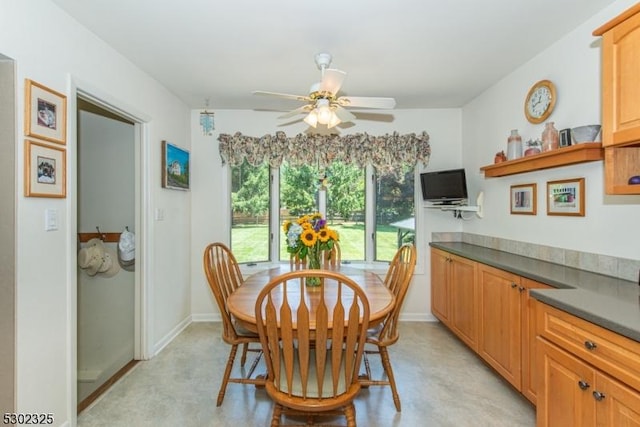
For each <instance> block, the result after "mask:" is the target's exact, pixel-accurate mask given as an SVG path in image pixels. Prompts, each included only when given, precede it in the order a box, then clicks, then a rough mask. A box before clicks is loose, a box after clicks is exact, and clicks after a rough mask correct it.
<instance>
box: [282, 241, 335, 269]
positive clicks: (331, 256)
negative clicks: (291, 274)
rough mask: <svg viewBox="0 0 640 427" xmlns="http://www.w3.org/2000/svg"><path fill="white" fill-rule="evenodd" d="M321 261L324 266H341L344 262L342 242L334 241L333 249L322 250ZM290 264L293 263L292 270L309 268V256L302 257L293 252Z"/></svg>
mask: <svg viewBox="0 0 640 427" xmlns="http://www.w3.org/2000/svg"><path fill="white" fill-rule="evenodd" d="M320 256H321V262H322V267H323V268H332V269H333V268H336V267H339V266H340V263H341V262H342V251H341V250H340V244H339V243H338V242H333V247H332V248H331V250H328V251H322V254H321V255H320ZM289 264H290V265H291V269H292V270H300V269H301V268H307V266H308V261H307V258H305V259H300V257H299V256H298V255H297V254H292V255H291V257H290V258H289Z"/></svg>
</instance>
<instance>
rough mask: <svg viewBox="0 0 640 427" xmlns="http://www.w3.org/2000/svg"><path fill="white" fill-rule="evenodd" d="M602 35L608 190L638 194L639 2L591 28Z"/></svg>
mask: <svg viewBox="0 0 640 427" xmlns="http://www.w3.org/2000/svg"><path fill="white" fill-rule="evenodd" d="M593 34H594V35H596V36H602V145H603V147H604V148H605V163H604V169H605V191H606V192H607V194H640V185H629V184H628V180H629V178H630V177H631V176H635V175H640V73H639V72H638V67H639V66H640V61H639V60H638V52H639V51H640V4H636V5H635V6H633V7H632V8H630V9H628V10H627V11H625V12H624V13H622V14H620V15H619V16H617V17H616V18H614V19H612V20H611V21H609V22H607V23H606V24H604V25H603V26H601V27H600V28H598V29H596V30H595V31H594V32H593Z"/></svg>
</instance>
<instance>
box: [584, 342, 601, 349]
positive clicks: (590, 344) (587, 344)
mask: <svg viewBox="0 0 640 427" xmlns="http://www.w3.org/2000/svg"><path fill="white" fill-rule="evenodd" d="M584 346H585V348H586V349H587V350H595V349H596V347H598V346H597V345H596V343H594V342H592V341H585V342H584Z"/></svg>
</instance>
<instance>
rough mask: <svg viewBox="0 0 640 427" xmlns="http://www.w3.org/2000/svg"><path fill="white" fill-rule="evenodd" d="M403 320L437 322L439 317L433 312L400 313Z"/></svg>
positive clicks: (400, 318)
mask: <svg viewBox="0 0 640 427" xmlns="http://www.w3.org/2000/svg"><path fill="white" fill-rule="evenodd" d="M398 320H400V321H401V322H437V321H438V319H436V318H435V316H434V315H433V314H431V313H429V314H425V313H400V317H399V318H398Z"/></svg>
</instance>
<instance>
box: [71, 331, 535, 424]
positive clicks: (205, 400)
mask: <svg viewBox="0 0 640 427" xmlns="http://www.w3.org/2000/svg"><path fill="white" fill-rule="evenodd" d="M400 328H401V329H400V330H401V337H400V341H399V342H398V343H397V344H396V345H394V346H393V347H392V348H391V349H390V353H391V362H392V364H393V366H394V372H395V374H396V381H397V383H398V385H399V392H400V399H401V400H402V412H396V410H395V407H394V405H393V400H392V398H391V392H390V390H389V389H388V387H371V388H369V389H366V390H362V392H361V393H360V395H359V396H358V398H357V399H356V415H357V422H358V425H359V426H362V427H376V426H385V427H386V426H411V427H412V426H456V427H464V426H473V427H481V426H491V427H498V426H505V427H507V426H508V427H514V426H523V427H524V426H526V427H532V426H535V409H534V407H533V406H532V405H531V404H530V403H529V402H528V401H527V400H526V399H525V398H524V397H522V396H521V395H520V394H519V393H518V392H516V391H515V390H514V389H513V388H512V387H511V386H510V385H509V384H508V383H506V382H505V381H504V380H502V379H501V378H500V377H499V376H498V375H497V374H496V373H495V372H494V371H493V370H492V369H491V368H489V367H488V366H487V365H485V364H484V363H483V362H482V361H481V359H480V358H479V357H478V356H476V355H475V354H474V353H473V352H472V351H471V350H469V349H468V348H467V347H466V346H465V345H464V344H462V343H461V342H460V341H459V340H458V339H457V338H455V337H454V336H453V335H452V334H451V333H450V332H449V331H448V330H447V329H446V328H445V327H443V326H442V325H441V324H440V323H435V322H404V323H401V326H400ZM220 331H221V324H220V323H192V324H191V325H189V327H187V328H186V329H185V331H183V332H182V333H181V334H180V335H179V336H178V337H176V339H175V340H174V341H173V342H172V343H171V344H170V345H169V346H167V347H166V348H165V349H164V350H163V351H162V352H161V353H160V354H159V355H157V356H156V357H155V358H153V359H152V360H149V361H145V362H141V363H138V365H137V366H136V367H135V368H134V369H133V370H132V371H131V372H130V373H129V374H127V375H126V376H125V377H123V378H122V379H121V380H120V381H119V382H118V383H116V384H115V385H114V386H113V387H112V388H111V389H110V390H109V391H107V393H105V394H104V395H103V396H102V397H101V398H100V399H99V400H98V401H96V402H95V403H94V404H93V405H92V406H90V407H89V408H88V409H86V410H85V411H84V412H83V413H82V414H80V415H79V417H78V426H80V427H94V426H109V427H118V426H123V427H124V426H154V427H156V426H189V427H190V426H193V427H196V426H198V427H201V426H233V427H244V426H268V425H269V422H270V417H271V401H270V400H269V397H268V396H267V395H266V393H265V391H264V389H256V388H255V387H254V386H251V385H240V384H229V386H228V388H227V393H226V397H225V400H224V403H223V404H222V406H221V407H219V408H218V407H216V406H215V402H216V397H217V395H218V389H219V387H220V378H221V375H222V372H223V369H224V366H225V363H226V360H227V356H228V352H229V346H228V345H227V344H225V343H224V342H223V341H222V339H221V333H220ZM371 361H372V365H374V366H379V361H378V359H377V358H371ZM249 364H250V360H248V361H247V367H248V366H249ZM236 365H239V357H238V358H237V361H236ZM372 367H373V366H372ZM283 421H284V422H283V424H289V423H298V424H304V421H301V420H300V419H293V420H292V419H284V420H283ZM316 422H318V423H324V422H330V423H332V424H339V425H345V422H344V418H333V419H328V420H326V419H321V418H319V419H317V420H316Z"/></svg>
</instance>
